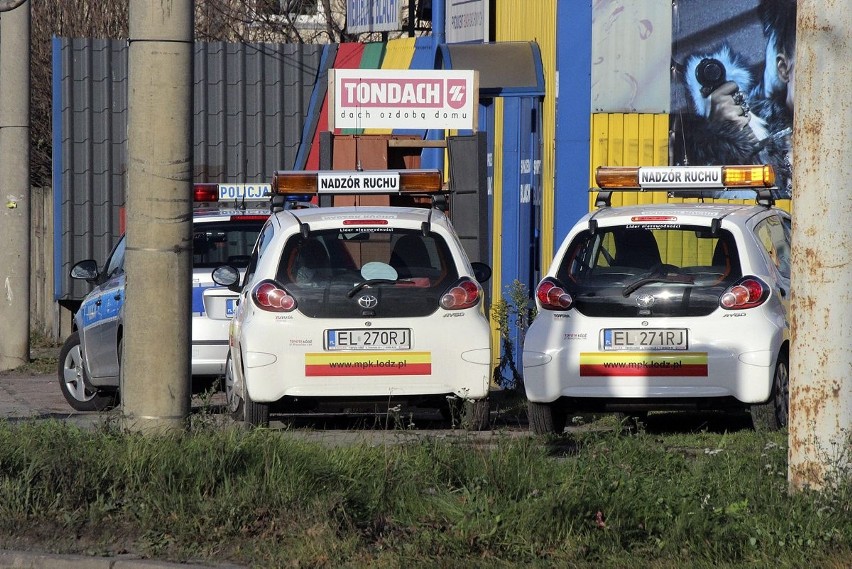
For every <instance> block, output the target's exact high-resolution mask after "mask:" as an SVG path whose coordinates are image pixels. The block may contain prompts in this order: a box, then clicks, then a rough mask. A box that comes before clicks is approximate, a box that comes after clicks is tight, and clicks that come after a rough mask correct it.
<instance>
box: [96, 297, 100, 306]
mask: <svg viewBox="0 0 852 569" xmlns="http://www.w3.org/2000/svg"><path fill="white" fill-rule="evenodd" d="M100 305H101V299H100V298H99V299H97V300H96V301H95V306H100Z"/></svg>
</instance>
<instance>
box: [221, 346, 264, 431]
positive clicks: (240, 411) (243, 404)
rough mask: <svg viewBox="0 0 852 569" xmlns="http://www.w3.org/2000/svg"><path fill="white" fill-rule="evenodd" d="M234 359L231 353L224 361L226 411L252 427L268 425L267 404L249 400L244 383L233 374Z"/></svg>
mask: <svg viewBox="0 0 852 569" xmlns="http://www.w3.org/2000/svg"><path fill="white" fill-rule="evenodd" d="M233 367H234V361H233V360H232V359H231V354H230V353H228V358H227V360H226V361H225V400H226V401H227V405H228V411H229V412H230V413H231V416H232V417H233V418H234V419H235V420H237V421H243V422H245V423H246V424H247V425H250V426H252V427H268V426H269V405H268V404H265V403H257V402H255V401H252V400H251V397H249V394H248V390H247V389H246V388H245V385H243V384H242V382H241V381H239V379H237V377H236V375H235V374H234V370H233Z"/></svg>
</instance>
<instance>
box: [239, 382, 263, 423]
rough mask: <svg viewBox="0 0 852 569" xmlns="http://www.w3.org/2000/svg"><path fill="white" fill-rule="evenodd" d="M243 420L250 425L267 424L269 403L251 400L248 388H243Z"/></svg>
mask: <svg viewBox="0 0 852 569" xmlns="http://www.w3.org/2000/svg"><path fill="white" fill-rule="evenodd" d="M243 397H244V399H243V420H244V421H245V422H246V424H247V425H249V426H251V427H268V426H269V404H268V403H257V402H255V401H252V399H251V396H249V394H248V389H246V388H243Z"/></svg>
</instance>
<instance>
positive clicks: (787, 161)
mask: <svg viewBox="0 0 852 569" xmlns="http://www.w3.org/2000/svg"><path fill="white" fill-rule="evenodd" d="M708 4H709V5H712V7H713V10H714V11H717V13H722V14H725V13H727V14H728V15H729V19H728V20H726V21H725V22H724V25H718V24H719V23H718V22H715V24H716V25H715V26H713V27H712V29H707V28H705V29H703V30H701V29H700V28H699V27H696V26H693V27H689V29H690V34H691V35H690V37H685V36H678V35H677V34H674V35H673V42H674V45H673V47H672V56H673V58H674V60H675V66H676V67H677V68H678V69H679V70H680V72H681V78H682V85H680V86H679V87H680V88H679V89H674V88H673V89H672V93H673V94H672V97H673V101H672V115H671V116H672V125H671V126H672V132H673V136H674V140H673V142H674V144H673V152H672V163H673V164H691V165H710V164H714V165H721V164H752V163H760V164H770V165H772V166H773V167H774V169H775V173H776V182H777V186H778V193H779V196H778V197H784V198H789V197H791V195H792V185H791V182H792V170H791V164H792V150H793V149H792V136H791V135H792V126H793V94H794V89H795V55H796V2H795V0H759V1H758V2H756V3H753V5H752V6H750V7H746V6H745V5H744V3H743V2H733V1H732V2H712V3H705V2H700V3H699V2H694V1H687V2H681V3H680V5H681V9H680V11H679V14H678V16H677V17H679V18H692V19H693V20H694V21H696V22H698V21H700V20H701V18H702V17H703V16H702V15H701V14H700V13H701V12H706V10H707V5H708ZM722 4H730V6H728V7H727V9H728V11H727V12H725V10H720V8H721V6H720V5H722ZM691 9H694V10H695V13H691V12H690V10H691ZM738 22H741V23H742V26H740V28H739V29H738V28H737V26H736V24H737V23H738ZM749 22H750V23H749ZM744 30H747V31H746V33H742V32H743V31H744ZM758 30H759V31H758ZM735 32H739V33H735ZM757 33H759V34H760V36H759V37H755V36H756V35H757ZM686 40H689V41H686ZM758 40H759V41H758ZM684 44H686V46H685V45H684ZM678 62H679V63H678ZM726 197H735V196H730V195H729V194H726ZM736 197H749V196H747V195H743V196H736Z"/></svg>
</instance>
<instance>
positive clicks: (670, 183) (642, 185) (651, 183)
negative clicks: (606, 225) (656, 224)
mask: <svg viewBox="0 0 852 569" xmlns="http://www.w3.org/2000/svg"><path fill="white" fill-rule="evenodd" d="M595 182H596V183H597V185H598V187H597V188H592V189H591V191H597V192H598V195H597V197H596V199H595V205H596V206H597V207H609V206H610V205H611V196H612V192H617V191H637V190H638V191H642V192H644V191H663V192H667V193H669V194H674V193H676V194H678V195H690V194H692V195H695V196H696V197H712V196H713V195H716V194H718V195H719V197H724V192H725V191H732V190H752V191H754V192H755V194H756V198H757V202H758V203H760V204H761V205H764V206H767V207H769V206H772V205H773V204H774V203H775V198H774V191H775V190H776V189H777V188H776V186H775V171H774V170H773V168H772V166H769V165H762V164H753V165H737V166H635V167H620V166H619V167H616V166H599V167H598V168H597V170H596V171H595Z"/></svg>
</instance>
